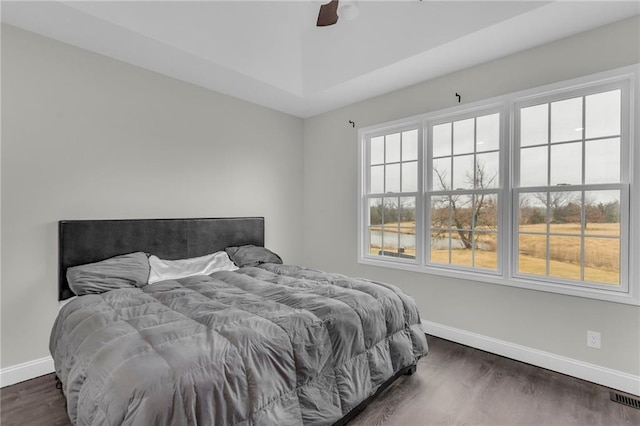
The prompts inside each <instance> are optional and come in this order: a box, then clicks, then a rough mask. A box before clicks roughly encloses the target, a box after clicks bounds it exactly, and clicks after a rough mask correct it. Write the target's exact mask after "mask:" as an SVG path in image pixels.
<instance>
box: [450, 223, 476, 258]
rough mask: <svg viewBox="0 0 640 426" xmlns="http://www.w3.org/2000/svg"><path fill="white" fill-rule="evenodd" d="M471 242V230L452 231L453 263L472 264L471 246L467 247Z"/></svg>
mask: <svg viewBox="0 0 640 426" xmlns="http://www.w3.org/2000/svg"><path fill="white" fill-rule="evenodd" d="M467 242H469V243H470V242H471V232H470V231H469V232H465V231H454V232H452V233H451V264H452V265H460V266H472V265H473V263H472V262H473V260H472V258H471V253H472V251H471V248H470V247H467V246H466V244H467Z"/></svg>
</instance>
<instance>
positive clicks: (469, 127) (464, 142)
mask: <svg viewBox="0 0 640 426" xmlns="http://www.w3.org/2000/svg"><path fill="white" fill-rule="evenodd" d="M473 131H474V129H473V118H469V119H467V120H461V121H455V122H454V123H453V153H454V154H466V153H468V152H473V145H474V143H473V140H474V139H473Z"/></svg>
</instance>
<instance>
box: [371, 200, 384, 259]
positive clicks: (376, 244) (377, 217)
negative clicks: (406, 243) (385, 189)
mask: <svg viewBox="0 0 640 426" xmlns="http://www.w3.org/2000/svg"><path fill="white" fill-rule="evenodd" d="M381 248H382V198H371V199H370V200H369V254H376V255H377V254H378V252H379V251H380V249H381Z"/></svg>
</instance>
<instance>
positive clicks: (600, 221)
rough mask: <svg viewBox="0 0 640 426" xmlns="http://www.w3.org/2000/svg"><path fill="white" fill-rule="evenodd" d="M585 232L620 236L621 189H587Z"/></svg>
mask: <svg viewBox="0 0 640 426" xmlns="http://www.w3.org/2000/svg"><path fill="white" fill-rule="evenodd" d="M584 202H585V219H586V225H585V230H584V232H585V234H587V235H607V236H616V237H619V236H620V191H587V192H585V194H584Z"/></svg>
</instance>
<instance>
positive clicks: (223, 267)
mask: <svg viewBox="0 0 640 426" xmlns="http://www.w3.org/2000/svg"><path fill="white" fill-rule="evenodd" d="M149 266H151V273H150V274H149V284H153V283H157V282H158V281H164V280H175V279H178V278H185V277H190V276H192V275H209V274H213V273H214V272H217V271H235V270H236V269H238V267H237V266H236V265H235V263H233V262H232V261H231V259H229V255H228V254H227V253H226V252H225V251H219V252H216V253H213V254H208V255H206V256H200V257H192V258H190V259H178V260H164V259H160V258H159V257H158V256H154V255H152V256H149Z"/></svg>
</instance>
